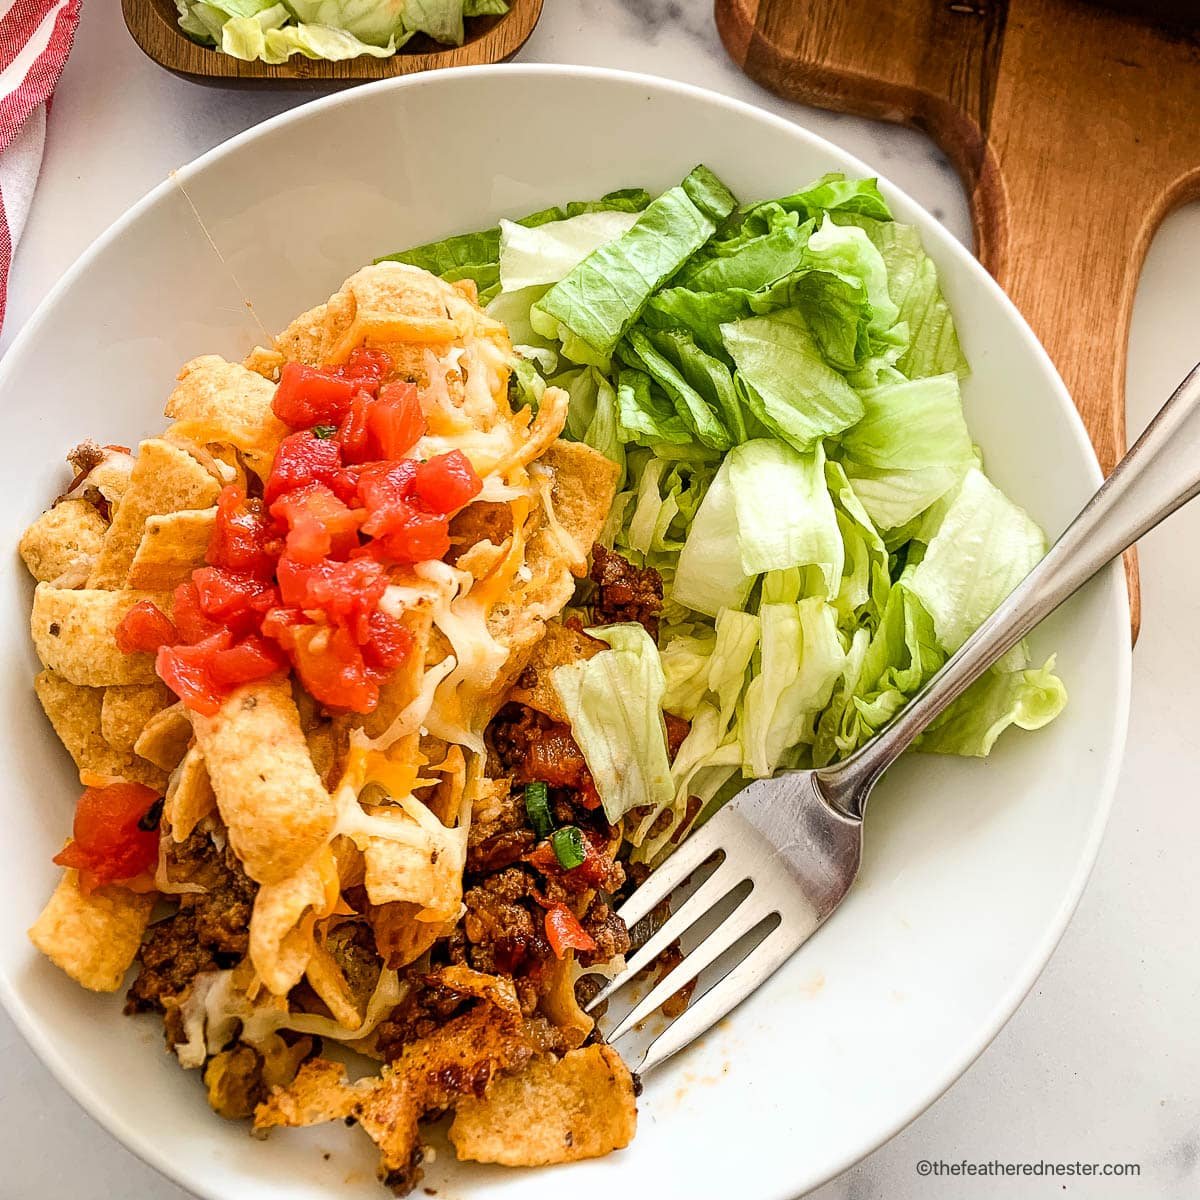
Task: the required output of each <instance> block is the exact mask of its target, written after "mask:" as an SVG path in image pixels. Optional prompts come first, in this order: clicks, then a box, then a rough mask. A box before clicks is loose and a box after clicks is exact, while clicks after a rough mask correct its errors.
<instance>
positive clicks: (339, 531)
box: [271, 483, 358, 564]
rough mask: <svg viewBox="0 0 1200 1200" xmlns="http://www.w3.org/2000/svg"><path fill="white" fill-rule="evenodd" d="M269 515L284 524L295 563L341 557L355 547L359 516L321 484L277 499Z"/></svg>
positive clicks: (289, 553)
mask: <svg viewBox="0 0 1200 1200" xmlns="http://www.w3.org/2000/svg"><path fill="white" fill-rule="evenodd" d="M271 516H273V517H275V518H276V520H279V521H283V522H284V523H285V524H286V525H287V527H288V535H287V553H288V556H289V557H290V558H292V559H294V560H295V561H297V562H301V563H310V564H311V563H318V562H320V561H321V559H323V558H325V557H327V556H329V555H333V556H334V557H335V558H344V557H345V556H346V555H347V554H349V553H350V551H351V550H354V549H356V548H357V547H358V517H357V516H355V514H354V513H353V512H351V510H350V509H349V508H347V507H346V505H345V504H343V503H342V501H341V500H339V499H338V498H337V496H336V495H335V494H334V493H333V492H332V491H331V490H330V489H329V488H327V487H326V486H325V485H324V484H323V483H310V484H308V485H306V486H305V487H302V488H298V489H297V490H296V491H294V492H288V493H287V494H286V495H284V496H280V498H279V499H278V500H276V501H275V503H274V504H272V505H271Z"/></svg>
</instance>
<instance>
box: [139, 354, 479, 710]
mask: <svg viewBox="0 0 1200 1200" xmlns="http://www.w3.org/2000/svg"><path fill="white" fill-rule="evenodd" d="M391 366H392V363H391V360H390V359H389V358H388V356H387V355H386V354H383V353H382V352H380V351H377V350H362V349H360V350H356V351H355V352H354V353H353V354H351V356H350V359H349V361H348V362H347V363H346V364H345V365H344V366H341V367H336V368H328V369H318V368H316V367H308V366H304V365H303V364H301V363H287V364H286V365H285V366H284V367H283V369H282V371H281V373H280V379H279V386H278V387H277V389H276V392H275V397H274V400H273V403H272V409H273V410H274V413H275V415H276V416H277V417H278V418H279V419H280V420H281V421H283V422H284V423H285V424H287V425H289V426H290V427H291V428H292V429H293V430H294V432H293V433H291V434H289V435H288V436H287V437H285V438H284V439H283V441H282V442H281V443H280V445H279V447H278V450H277V451H276V454H275V460H274V463H273V465H272V468H271V472H270V475H269V476H268V477H267V478H266V480H265V481H264V483H263V492H262V497H261V498H258V497H254V496H249V495H247V494H246V493H245V491H243V490H242V489H241V488H240V487H238V486H237V485H235V484H230V485H229V486H228V487H226V488H225V489H224V490H223V491H222V492H221V495H220V497H219V498H218V501H217V515H216V523H215V526H214V528H213V532H212V536H211V538H210V541H209V545H208V552H207V554H206V555H205V562H206V564H207V565H206V566H203V567H200V568H197V569H196V570H195V571H193V572H192V578H191V580H190V581H189V582H187V583H183V584H180V586H179V587H177V588H176V589H175V594H174V604H173V608H172V615H171V616H170V617H168V616H167V614H166V613H164V612H162V611H161V610H160V609H159V608H157V607H156V606H155V605H154V604H153V603H152V602H150V601H145V600H143V601H140V602H139V603H137V604H135V605H134V606H133V607H132V608H131V609H130V610H129V613H128V614H127V615H126V617H125V618H124V619H123V620H122V621H121V623H120V625H119V626H118V628H117V633H116V637H117V645H118V646H119V647H120V649H121V650H122V651H123V652H125V653H134V652H138V651H141V652H145V653H153V654H155V655H156V658H155V666H156V670H157V672H158V675H159V677H160V678H161V679H162V680H163V682H164V683H165V684H167V686H168V687H169V688H171V690H172V691H173V692H174V693H175V694H176V695H177V696H178V697H179V698H180V699H181V700H182V701H183V702H184V704H185V705H187V706H188V707H189V708H191V709H193V710H194V711H196V712H199V713H203V714H205V715H208V716H212V715H214V714H215V713H216V712H217V710H218V709H219V708H220V706H221V702H222V701H223V699H224V698H225V697H226V696H227V695H228V694H229V693H230V692H231V691H232V690H233V689H234V688H236V687H237V686H238V685H239V684H243V683H248V682H251V681H252V680H256V679H262V678H264V677H266V676H268V675H271V674H274V673H275V672H277V671H281V670H285V669H287V668H288V667H290V668H291V669H292V670H294V671H295V672H296V675H297V677H298V678H299V680H300V682H301V683H302V684H303V685H304V687H305V688H306V689H307V691H308V692H309V693H310V694H311V695H312V696H313V697H314V699H316V700H317V701H319V702H320V703H321V704H323V705H325V706H326V707H327V708H330V709H335V710H341V711H349V712H356V713H369V712H372V711H373V710H374V709H375V707H376V705H377V704H378V702H379V689H380V686H381V685H382V684H383V683H384V682H385V681H386V679H387V678H388V677H389V676H390V675H391V674H392V673H393V672H394V671H395V670H396V669H397V668H399V667H400V666H401V665H402V664H403V663H404V661H405V659H406V658H407V657H408V654H409V652H410V650H411V648H412V635H411V634H410V632H409V631H408V629H407V628H406V627H405V626H404V625H403V624H402V622H401V621H400V619H398V618H397V617H395V616H392V615H391V614H389V613H386V612H384V611H383V610H382V609H381V608H380V607H379V602H380V600H381V599H382V597H383V594H384V591H385V590H386V588H387V586H388V581H389V577H390V573H391V571H392V569H393V568H394V567H397V566H400V565H404V564H410V563H417V562H423V561H426V560H429V559H440V558H442V557H444V556H445V554H446V553H447V551H448V550H449V549H450V519H451V518H452V517H453V516H454V514H455V513H456V512H458V511H459V509H461V508H462V507H463V506H464V505H466V504H469V503H470V501H471V500H473V499H474V498H475V497H476V496H477V495H478V494H479V491H480V489H481V487H482V486H483V485H482V483H481V481H480V479H479V476H478V475H477V474H476V473H475V470H474V469H473V468H472V466H471V464H470V462H469V461H468V460H467V458H466V456H465V455H464V454H463V453H462V452H461V451H459V450H452V451H450V453H448V454H439V455H437V456H435V457H433V458H429V459H418V458H414V457H413V456H412V451H413V449H414V447H415V446H416V444H417V442H418V441H419V440H420V438H421V437H422V435H423V434H424V433H425V419H424V417H423V415H422V413H421V407H420V402H419V399H418V396H417V389H416V388H415V387H414V386H413V385H412V384H411V383H404V382H400V383H383V382H382V380H383V378H384V377H385V376H386V375H387V374H388V372H389V371H390V370H391Z"/></svg>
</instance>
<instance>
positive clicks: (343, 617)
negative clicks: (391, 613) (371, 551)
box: [279, 555, 387, 644]
mask: <svg viewBox="0 0 1200 1200" xmlns="http://www.w3.org/2000/svg"><path fill="white" fill-rule="evenodd" d="M386 589H387V572H386V571H385V570H384V568H383V567H382V566H381V565H380V564H379V563H377V562H373V561H372V560H371V559H369V558H354V559H351V560H350V561H349V562H333V561H331V560H329V559H326V560H324V561H323V562H320V563H316V564H314V565H311V566H310V565H307V564H305V563H298V562H296V561H295V560H293V559H292V558H291V557H290V556H288V555H284V557H283V558H281V559H280V560H279V591H280V595H281V596H282V598H283V603H284V604H285V605H287V606H289V607H291V608H298V609H303V610H305V611H306V612H312V611H320V612H322V613H324V614H325V616H326V617H328V618H329V620H330V621H331V622H333V623H334V624H337V625H342V626H345V627H346V628H348V629H350V630H351V631H352V633H353V635H354V640H355V641H356V642H358V643H359V644H362V643H363V642H365V641H367V639H368V638H369V637H370V624H369V622H370V616H371V614H372V613H373V612H374V611H375V610H376V609H377V608H378V606H379V600H380V598H381V597H382V596H383V593H384V591H385V590H386Z"/></svg>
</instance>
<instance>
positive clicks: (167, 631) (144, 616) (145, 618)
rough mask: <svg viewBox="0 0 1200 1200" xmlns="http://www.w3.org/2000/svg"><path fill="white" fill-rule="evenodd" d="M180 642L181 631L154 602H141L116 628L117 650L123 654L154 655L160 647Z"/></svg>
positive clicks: (134, 606)
mask: <svg viewBox="0 0 1200 1200" xmlns="http://www.w3.org/2000/svg"><path fill="white" fill-rule="evenodd" d="M177 641H179V630H177V629H176V628H175V624H174V622H173V621H172V620H171V618H170V617H168V616H167V614H166V613H165V612H163V610H162V609H161V608H159V607H158V605H157V604H155V603H154V601H153V600H139V601H138V602H137V603H136V604H135V605H133V607H132V608H130V610H129V611H128V612H127V613H126V614H125V615H124V616H123V617H122V618H121V620H120V622H119V623H118V624H117V628H116V642H117V649H118V650H120V652H121V653H122V654H136V653H138V652H141V653H143V654H153V653H154V652H155V651H156V650H157V649H158V648H159V646H172V645H174V644H175V643H176V642H177Z"/></svg>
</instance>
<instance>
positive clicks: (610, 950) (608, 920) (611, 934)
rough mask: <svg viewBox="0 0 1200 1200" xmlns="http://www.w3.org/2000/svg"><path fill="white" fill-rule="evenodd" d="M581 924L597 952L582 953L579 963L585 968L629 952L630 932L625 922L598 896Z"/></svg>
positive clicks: (589, 906)
mask: <svg viewBox="0 0 1200 1200" xmlns="http://www.w3.org/2000/svg"><path fill="white" fill-rule="evenodd" d="M580 924H581V925H582V926H583V928H584V930H585V931H586V932H587V933H589V934H591V936H592V939H593V940H594V941H595V943H596V949H595V950H589V951H587V952H581V953H580V955H579V961H580V963H581V964H582V965H583V966H585V967H590V966H593V965H595V964H596V963H604V962H608V961H609V960H610V959H613V958H616V957H617V955H619V954H625V953H626V952H627V951H628V950H629V930H628V929H627V928H626V927H625V922H624V921H622V920H621V918H620V917H618V916H617V914H616V913H615V912H613V910H612V909H611V908H610V907H609V906H608V904H607V903H606V902H605V901H604V900H603V899H601V897H599V896H596V897H595V898H594V899H593V900H592V902H591V904H590V905H588V910H587V912H585V913H584V914H583V919H582V920H581V921H580Z"/></svg>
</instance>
